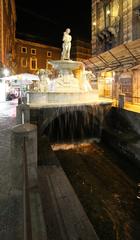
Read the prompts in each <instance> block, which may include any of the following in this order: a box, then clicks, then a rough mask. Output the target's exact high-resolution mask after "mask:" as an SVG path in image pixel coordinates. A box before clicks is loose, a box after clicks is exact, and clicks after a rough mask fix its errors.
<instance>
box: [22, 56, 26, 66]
mask: <svg viewBox="0 0 140 240" xmlns="http://www.w3.org/2000/svg"><path fill="white" fill-rule="evenodd" d="M21 67H24V68H26V67H27V58H24V57H22V58H21Z"/></svg>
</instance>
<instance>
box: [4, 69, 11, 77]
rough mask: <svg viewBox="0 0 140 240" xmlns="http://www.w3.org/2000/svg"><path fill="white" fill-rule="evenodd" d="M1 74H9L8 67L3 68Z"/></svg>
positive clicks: (6, 75)
mask: <svg viewBox="0 0 140 240" xmlns="http://www.w3.org/2000/svg"><path fill="white" fill-rule="evenodd" d="M3 74H4V76H5V77H8V76H9V74H10V71H9V69H7V68H4V69H3Z"/></svg>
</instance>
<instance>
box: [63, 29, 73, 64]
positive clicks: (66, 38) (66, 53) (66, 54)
mask: <svg viewBox="0 0 140 240" xmlns="http://www.w3.org/2000/svg"><path fill="white" fill-rule="evenodd" d="M71 40H72V37H71V35H70V29H69V28H67V29H66V30H65V32H64V34H63V44H62V53H61V59H62V60H70V50H71Z"/></svg>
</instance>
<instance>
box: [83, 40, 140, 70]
mask: <svg viewBox="0 0 140 240" xmlns="http://www.w3.org/2000/svg"><path fill="white" fill-rule="evenodd" d="M83 63H84V64H85V67H86V68H87V69H91V70H92V71H94V72H101V71H113V70H114V71H115V70H122V69H134V67H135V66H137V65H139V64H140V39H138V40H135V41H130V42H128V43H125V44H121V45H119V46H117V47H115V48H112V49H110V50H108V51H106V52H103V53H101V54H99V55H95V56H93V57H91V58H89V59H86V60H83Z"/></svg>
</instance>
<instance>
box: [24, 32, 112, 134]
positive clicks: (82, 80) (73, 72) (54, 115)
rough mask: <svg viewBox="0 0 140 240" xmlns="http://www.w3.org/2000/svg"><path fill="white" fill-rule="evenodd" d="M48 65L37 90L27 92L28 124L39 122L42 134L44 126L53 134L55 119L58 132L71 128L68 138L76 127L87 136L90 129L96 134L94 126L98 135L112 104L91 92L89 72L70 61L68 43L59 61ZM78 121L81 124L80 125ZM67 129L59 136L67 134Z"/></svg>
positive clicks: (90, 73)
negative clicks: (105, 114)
mask: <svg viewBox="0 0 140 240" xmlns="http://www.w3.org/2000/svg"><path fill="white" fill-rule="evenodd" d="M68 32H69V31H68ZM64 35H65V34H64ZM65 37H66V36H65ZM64 39H65V38H64ZM68 40H69V38H68ZM49 64H50V66H51V69H49V70H41V71H40V82H39V84H38V87H37V88H36V89H35V90H34V91H30V92H28V95H29V97H28V99H29V105H30V111H31V121H32V122H37V121H38V123H37V124H38V126H39V131H40V133H41V134H43V133H44V132H45V129H47V127H48V129H47V133H48V134H49V132H52V131H53V132H56V130H51V129H52V126H51V124H52V123H53V121H55V119H58V122H59V124H58V125H59V129H61V130H62V128H63V127H64V125H65V126H66V128H67V129H68V128H69V127H70V129H71V130H70V135H71V131H73V132H74V129H75V128H76V129H77V128H78V126H80V128H81V131H86V132H87V133H88V135H89V133H90V132H91V131H92V128H94V132H95V126H97V125H98V127H96V128H98V129H99V131H98V132H99V134H97V135H100V131H101V125H102V122H103V116H104V113H105V112H106V111H108V109H110V106H111V104H112V102H111V101H108V100H106V101H105V100H101V99H99V97H98V89H93V88H92V87H91V85H90V78H92V77H93V74H92V72H89V71H86V70H85V66H84V64H83V63H82V62H80V61H73V60H71V59H70V45H69V42H68V46H67V44H66V43H65V44H64V43H63V51H62V55H61V60H50V61H49ZM61 116H62V118H61ZM80 121H81V122H83V124H81V125H80V124H79V122H80ZM70 122H71V123H70ZM93 122H94V126H92V125H93ZM54 124H55V122H54ZM88 125H89V126H90V127H89V128H87V126H88ZM49 126H50V127H49ZM66 128H65V130H64V132H63V133H62V132H61V133H60V135H67V134H65V133H68V131H67V130H66ZM90 130H91V131H90ZM92 132H93V131H92ZM77 136H79V133H77ZM83 136H84V135H83ZM72 138H73V137H72Z"/></svg>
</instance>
